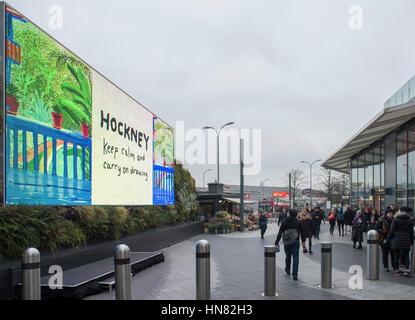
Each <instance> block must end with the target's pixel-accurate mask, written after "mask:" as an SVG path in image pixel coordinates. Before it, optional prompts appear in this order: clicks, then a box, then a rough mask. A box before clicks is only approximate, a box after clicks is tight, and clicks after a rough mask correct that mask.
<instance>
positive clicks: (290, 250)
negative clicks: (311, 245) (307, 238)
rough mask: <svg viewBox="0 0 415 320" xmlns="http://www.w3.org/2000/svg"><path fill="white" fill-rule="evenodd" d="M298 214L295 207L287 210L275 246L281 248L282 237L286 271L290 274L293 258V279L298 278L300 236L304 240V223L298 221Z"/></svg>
mask: <svg viewBox="0 0 415 320" xmlns="http://www.w3.org/2000/svg"><path fill="white" fill-rule="evenodd" d="M296 216H297V213H296V211H295V210H293V209H290V210H289V211H288V212H287V218H286V219H285V220H284V222H282V223H281V227H280V229H279V230H278V235H277V239H276V240H275V246H276V247H277V248H279V242H280V240H281V237H282V241H283V243H284V251H285V272H286V273H287V274H288V275H290V274H291V259H292V260H293V263H292V275H293V280H298V265H299V259H300V257H299V251H300V237H301V240H302V242H304V234H303V232H302V225H301V223H299V222H298V220H297V218H296Z"/></svg>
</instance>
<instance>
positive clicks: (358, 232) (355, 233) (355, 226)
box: [352, 210, 363, 249]
mask: <svg viewBox="0 0 415 320" xmlns="http://www.w3.org/2000/svg"><path fill="white" fill-rule="evenodd" d="M362 230H363V218H362V211H360V210H357V212H356V216H355V217H354V219H353V222H352V241H353V249H356V242H359V247H358V248H357V249H362V240H363V234H362Z"/></svg>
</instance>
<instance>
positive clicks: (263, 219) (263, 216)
mask: <svg viewBox="0 0 415 320" xmlns="http://www.w3.org/2000/svg"><path fill="white" fill-rule="evenodd" d="M267 222H268V217H267V215H266V213H265V212H263V213H262V214H261V215H260V216H259V219H258V223H259V228H260V229H261V239H264V234H265V231H267Z"/></svg>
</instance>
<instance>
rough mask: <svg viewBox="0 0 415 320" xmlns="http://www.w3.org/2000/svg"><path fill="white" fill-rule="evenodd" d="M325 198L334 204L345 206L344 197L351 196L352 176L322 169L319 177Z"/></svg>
mask: <svg viewBox="0 0 415 320" xmlns="http://www.w3.org/2000/svg"><path fill="white" fill-rule="evenodd" d="M319 180H320V185H321V188H322V190H323V192H324V196H325V197H327V199H328V200H329V201H330V202H331V204H333V203H339V204H340V203H341V204H344V203H345V201H344V200H343V196H349V195H350V175H349V174H347V173H339V172H336V171H334V170H330V169H322V171H321V173H320V175H319Z"/></svg>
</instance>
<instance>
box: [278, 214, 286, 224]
mask: <svg viewBox="0 0 415 320" xmlns="http://www.w3.org/2000/svg"><path fill="white" fill-rule="evenodd" d="M285 219H287V214H286V213H284V212H281V214H280V216H279V217H278V225H281V223H283V222H284V221H285Z"/></svg>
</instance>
